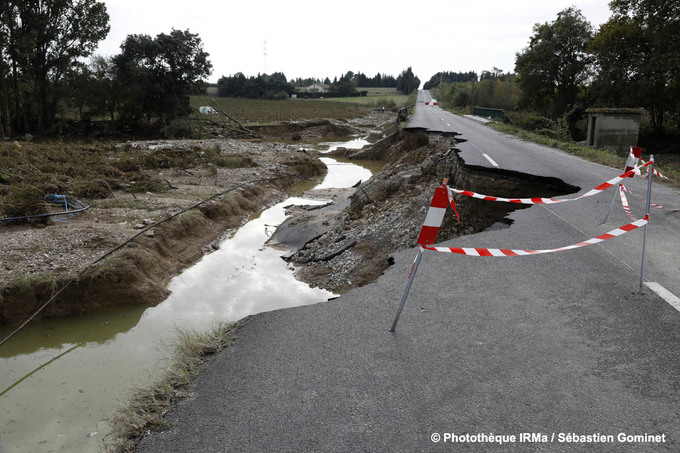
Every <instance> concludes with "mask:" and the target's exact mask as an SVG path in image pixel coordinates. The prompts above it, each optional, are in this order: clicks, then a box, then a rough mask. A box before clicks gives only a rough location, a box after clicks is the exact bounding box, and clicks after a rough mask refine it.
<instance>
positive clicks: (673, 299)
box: [645, 282, 680, 311]
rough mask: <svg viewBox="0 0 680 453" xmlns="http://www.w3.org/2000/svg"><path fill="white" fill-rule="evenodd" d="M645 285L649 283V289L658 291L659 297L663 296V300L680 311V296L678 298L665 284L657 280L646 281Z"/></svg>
mask: <svg viewBox="0 0 680 453" xmlns="http://www.w3.org/2000/svg"><path fill="white" fill-rule="evenodd" d="M645 285H647V287H648V288H649V289H651V290H652V291H654V292H655V293H657V294H658V295H659V297H661V298H662V299H663V300H665V301H666V302H668V303H669V304H671V307H673V308H675V309H676V310H678V311H680V298H678V297H677V296H676V295H675V294H673V293H672V292H670V291H668V290H667V289H666V288H664V287H663V286H661V285H660V284H658V283H656V282H645Z"/></svg>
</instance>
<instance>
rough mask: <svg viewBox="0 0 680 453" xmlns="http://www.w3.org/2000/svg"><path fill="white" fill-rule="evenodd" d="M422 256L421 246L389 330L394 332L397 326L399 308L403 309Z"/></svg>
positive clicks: (399, 313)
mask: <svg viewBox="0 0 680 453" xmlns="http://www.w3.org/2000/svg"><path fill="white" fill-rule="evenodd" d="M422 256H423V249H422V247H421V248H420V250H419V251H418V256H416V261H415V262H414V263H413V270H412V271H411V275H410V276H409V278H408V283H406V289H405V290H404V295H403V296H401V303H400V304H399V310H397V316H396V317H395V318H394V322H393V323H392V328H391V329H390V332H394V329H396V328H397V323H398V322H399V315H401V310H403V309H404V304H405V303H406V298H407V297H408V292H409V291H410V290H411V285H412V284H413V279H414V278H416V271H417V270H418V265H419V264H420V258H421V257H422Z"/></svg>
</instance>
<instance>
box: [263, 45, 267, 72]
mask: <svg viewBox="0 0 680 453" xmlns="http://www.w3.org/2000/svg"><path fill="white" fill-rule="evenodd" d="M262 55H263V56H264V73H265V74H266V73H267V40H266V39H265V40H264V53H263V54H262Z"/></svg>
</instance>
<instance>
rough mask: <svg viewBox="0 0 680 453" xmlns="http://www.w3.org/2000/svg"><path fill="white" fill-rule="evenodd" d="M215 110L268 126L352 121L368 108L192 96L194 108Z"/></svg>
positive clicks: (314, 101)
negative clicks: (316, 120)
mask: <svg viewBox="0 0 680 453" xmlns="http://www.w3.org/2000/svg"><path fill="white" fill-rule="evenodd" d="M204 105H205V106H210V107H213V108H214V107H215V105H217V106H218V107H219V109H221V110H223V111H224V112H225V113H226V114H227V115H229V116H231V117H233V118H234V119H236V120H237V121H239V122H241V123H243V124H245V125H248V124H268V123H275V122H280V121H298V120H307V119H318V118H338V119H352V118H358V117H360V116H362V115H364V114H366V111H367V109H368V107H366V106H364V105H361V104H353V103H347V102H327V101H325V100H323V99H287V100H284V101H268V100H261V99H242V98H223V97H211V96H192V97H191V106H192V107H194V108H196V109H198V107H200V106H204Z"/></svg>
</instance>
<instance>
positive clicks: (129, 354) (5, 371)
mask: <svg viewBox="0 0 680 453" xmlns="http://www.w3.org/2000/svg"><path fill="white" fill-rule="evenodd" d="M321 146H324V147H331V146H333V144H324V145H321ZM356 146H357V147H358V146H359V145H358V144H357V145H356ZM323 160H324V162H325V163H326V165H327V166H328V174H327V176H326V177H325V178H324V180H323V181H322V182H321V183H320V184H319V183H316V184H314V185H316V186H319V187H321V188H325V187H350V186H352V185H354V184H356V183H357V182H358V181H359V180H362V179H364V180H365V179H368V178H370V176H371V171H370V170H368V169H366V168H364V167H362V166H360V165H356V164H350V163H347V162H339V161H336V160H334V159H326V158H323ZM311 188H313V187H310V186H309V184H307V185H306V186H305V185H302V186H300V187H298V188H297V189H298V191H300V192H301V191H303V190H309V189H311ZM325 202H326V201H325V200H323V199H307V198H301V197H291V198H289V199H287V200H285V201H283V202H281V203H277V204H276V205H274V206H272V207H270V208H268V209H266V210H264V211H262V212H260V213H258V214H257V215H255V216H253V217H252V218H251V219H250V220H249V222H248V223H246V224H245V225H244V226H242V227H241V228H239V229H238V230H237V231H236V233H235V234H234V235H233V236H231V237H229V238H227V239H225V240H224V241H222V242H221V243H220V246H219V249H218V250H216V251H215V252H213V253H211V254H209V255H206V256H204V257H203V258H202V259H201V260H200V261H199V262H198V263H196V264H195V265H194V266H192V267H190V268H188V269H187V270H185V271H184V272H182V273H181V274H180V275H178V276H177V277H175V278H173V279H172V280H171V281H170V282H169V284H168V287H167V289H168V290H169V291H170V292H171V294H170V296H169V297H168V298H167V299H166V300H165V301H164V302H162V303H160V304H158V305H156V306H134V307H123V308H116V309H108V310H103V311H97V312H94V313H90V314H86V315H82V316H74V317H66V318H51V319H42V320H37V321H34V322H32V323H31V324H29V325H28V326H27V327H26V328H25V329H24V330H23V331H22V332H21V333H20V334H19V335H17V337H15V338H13V339H12V341H10V342H8V343H6V344H4V345H3V347H2V348H0V451H2V452H3V453H4V452H28V451H30V452H51V451H69V452H97V451H101V450H102V445H103V437H104V436H105V435H106V434H107V432H108V430H109V428H108V424H107V423H106V421H105V420H106V419H107V418H108V417H110V415H111V413H112V411H114V410H115V409H116V407H117V406H118V405H119V404H120V403H121V402H122V401H123V400H124V399H125V398H126V395H127V393H128V392H129V391H130V389H131V388H133V387H136V386H140V385H144V384H145V383H147V382H149V381H150V380H152V379H153V376H154V375H157V374H158V372H159V370H162V369H163V367H164V358H165V357H167V352H168V351H167V350H166V348H165V347H164V346H163V343H164V342H168V341H171V340H172V339H173V338H174V337H175V336H176V331H177V329H182V330H197V331H203V330H206V329H208V328H210V327H212V326H213V325H214V324H215V323H217V322H232V321H237V320H239V319H242V318H244V317H246V316H248V315H251V314H255V313H259V312H263V311H269V310H274V309H279V308H285V307H292V306H299V305H306V304H312V303H319V302H324V301H326V300H328V299H329V298H331V297H333V296H334V293H332V292H330V291H327V290H323V289H318V288H311V287H309V286H308V285H307V284H305V283H302V282H300V281H298V280H296V279H295V278H294V274H293V272H292V265H291V264H289V263H287V262H285V261H284V260H282V259H281V256H282V255H283V254H284V253H285V251H284V250H280V249H275V248H273V247H268V246H266V245H265V244H266V243H267V241H268V240H269V239H270V236H271V235H272V234H273V232H274V231H275V229H276V226H277V225H279V224H281V223H282V222H283V221H284V220H285V219H286V218H287V217H288V215H289V214H287V210H286V207H289V206H291V205H314V204H319V205H320V204H324V203H325ZM14 327H15V326H3V327H0V337H2V338H4V337H5V336H6V335H7V334H9V333H10V332H11V330H12V329H13V328H14Z"/></svg>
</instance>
